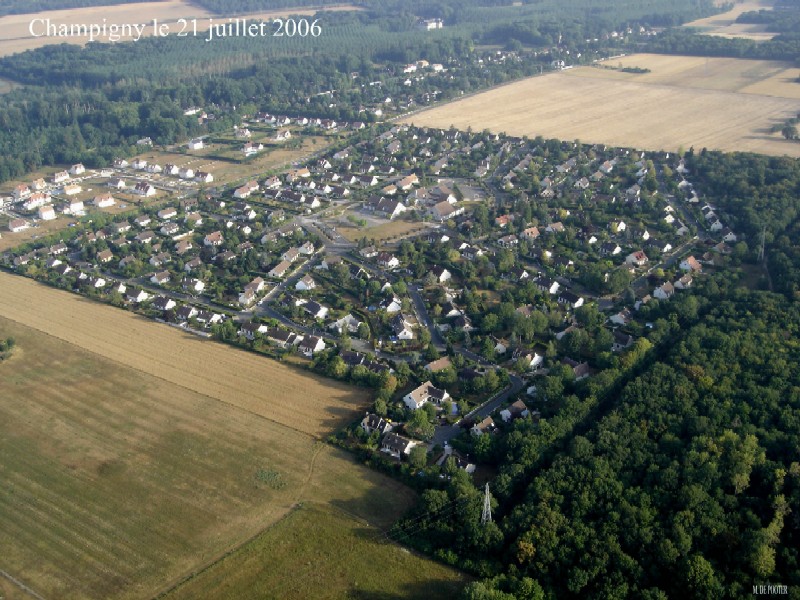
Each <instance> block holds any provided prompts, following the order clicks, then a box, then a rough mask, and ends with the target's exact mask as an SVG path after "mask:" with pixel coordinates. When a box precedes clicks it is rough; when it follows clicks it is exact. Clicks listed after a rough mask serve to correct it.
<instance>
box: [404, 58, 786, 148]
mask: <svg viewBox="0 0 800 600" xmlns="http://www.w3.org/2000/svg"><path fill="white" fill-rule="evenodd" d="M669 59H670V60H672V61H677V62H679V63H680V62H681V61H683V60H686V61H687V63H686V64H687V65H694V67H693V68H694V69H704V68H705V66H704V65H705V59H701V60H702V61H703V66H700V65H697V64H695V63H696V62H697V60H698V59H696V58H694V57H669ZM627 60H629V61H630V64H631V65H632V66H634V65H636V64H638V66H642V67H646V62H645V59H641V58H639V56H637V55H635V56H633V57H629V58H628V59H627ZM728 62H729V61H728ZM736 62H739V63H745V64H743V65H737V66H738V68H739V75H736V76H725V77H723V76H722V75H720V78H719V80H718V82H717V84H716V85H717V86H719V87H720V88H721V89H701V88H700V87H699V86H698V82H697V81H694V83H692V81H688V80H689V79H691V77H689V76H685V77H684V80H683V81H682V80H681V79H682V78H681V76H680V75H679V73H680V67H678V68H675V67H673V68H672V73H671V74H668V73H667V74H664V73H662V74H661V75H659V74H658V73H655V72H654V73H652V74H644V75H636V74H628V73H621V72H619V71H615V70H605V69H598V68H591V67H585V68H581V69H575V70H574V71H566V72H561V73H553V74H549V75H545V76H543V77H533V78H529V79H525V80H523V81H519V82H516V83H512V84H508V85H505V86H501V87H499V88H496V89H493V90H490V91H487V92H483V93H479V94H476V95H474V96H471V97H469V98H465V99H463V100H459V101H457V102H452V103H449V104H445V105H442V106H439V107H436V108H433V109H430V110H427V111H423V112H420V113H418V114H415V115H412V116H410V117H407V118H406V119H405V120H406V122H410V123H414V124H416V125H421V126H433V127H443V128H446V127H450V126H451V125H452V126H455V127H457V128H461V129H466V128H467V127H472V129H477V130H480V129H484V128H487V129H490V130H492V131H496V132H505V133H507V134H510V135H518V136H523V135H527V136H538V135H541V136H544V137H553V138H561V139H580V140H581V141H583V142H589V143H605V144H611V145H615V146H629V147H635V148H645V149H651V150H668V151H675V150H677V149H678V148H679V147H681V146H683V147H684V148H687V149H688V148H689V147H691V146H694V147H695V148H698V149H699V148H704V147H705V148H709V149H718V150H724V151H750V152H759V153H763V154H770V155H777V156H782V155H789V156H792V157H798V156H800V144H797V143H793V142H789V141H786V140H784V139H783V138H782V137H781V136H780V134H771V133H770V128H771V127H772V126H773V125H775V124H778V123H782V122H783V121H784V120H785V119H787V118H789V117H792V116H795V115H796V114H797V112H798V111H799V110H800V101H798V99H796V98H794V97H789V98H784V97H771V96H765V95H762V93H763V92H762V93H745V92H746V91H747V88H750V89H751V90H753V89H757V88H754V87H753V86H767V87H768V88H769V87H770V86H771V84H769V83H765V82H767V81H769V80H770V79H773V80H774V79H775V78H779V77H781V76H782V75H781V72H776V70H775V68H774V63H771V62H769V61H766V66H765V68H764V74H763V78H762V79H761V80H760V81H759V80H758V78H757V77H755V76H753V74H752V72H751V70H750V69H751V68H753V67H754V66H756V65H753V64H751V63H754V62H756V63H758V62H761V61H736ZM612 63H614V64H616V59H615V60H614V61H612ZM769 65H773V67H772V68H769ZM720 68H721V67H720ZM684 69H685V70H686V71H692V68H686V67H684ZM748 73H749V75H748ZM637 77H650V79H651V80H657V78H658V77H662V78H663V79H664V80H669V81H671V83H670V84H664V83H646V81H645V80H642V82H640V80H639V79H637ZM723 79H727V80H725V81H723ZM712 84H713V81H712ZM706 85H711V84H706ZM787 85H788V84H787ZM795 85H797V84H795ZM737 87H739V89H740V91H728V90H729V89H730V88H734V89H736V88H737ZM780 87H781V86H779V85H772V86H771V88H774V89H779V88H780ZM726 88H727V89H726ZM498 107H502V108H498Z"/></svg>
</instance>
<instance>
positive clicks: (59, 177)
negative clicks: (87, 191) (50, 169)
mask: <svg viewBox="0 0 800 600" xmlns="http://www.w3.org/2000/svg"><path fill="white" fill-rule="evenodd" d="M51 181H52V182H53V183H63V182H65V181H69V173H67V172H66V171H59V172H58V173H56V174H54V175H53V178H52V180H51Z"/></svg>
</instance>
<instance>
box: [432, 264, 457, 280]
mask: <svg viewBox="0 0 800 600" xmlns="http://www.w3.org/2000/svg"><path fill="white" fill-rule="evenodd" d="M430 273H431V274H432V275H433V276H434V277H435V278H436V282H437V283H444V282H445V281H449V280H450V279H451V278H452V277H453V274H452V273H450V271H448V270H447V269H445V268H444V267H439V266H436V267H433V268H432V269H431V271H430Z"/></svg>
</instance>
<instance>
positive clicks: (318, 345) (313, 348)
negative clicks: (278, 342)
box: [297, 335, 325, 358]
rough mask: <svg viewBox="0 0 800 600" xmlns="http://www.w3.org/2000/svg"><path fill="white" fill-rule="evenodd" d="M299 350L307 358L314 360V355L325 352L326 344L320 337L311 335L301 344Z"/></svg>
mask: <svg viewBox="0 0 800 600" xmlns="http://www.w3.org/2000/svg"><path fill="white" fill-rule="evenodd" d="M297 348H298V350H300V352H302V353H303V354H304V355H305V356H307V357H309V358H313V357H314V354H316V353H317V352H322V351H323V350H325V342H324V341H323V339H322V338H320V337H317V336H315V335H309V336H306V337H304V338H303V341H302V342H300V344H299V345H298V346H297Z"/></svg>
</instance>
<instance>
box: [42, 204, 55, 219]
mask: <svg viewBox="0 0 800 600" xmlns="http://www.w3.org/2000/svg"><path fill="white" fill-rule="evenodd" d="M39 218H40V219H41V220H42V221H52V220H53V219H55V218H56V211H55V209H54V208H53V207H52V206H51V205H50V204H48V205H46V206H40V207H39Z"/></svg>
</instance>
